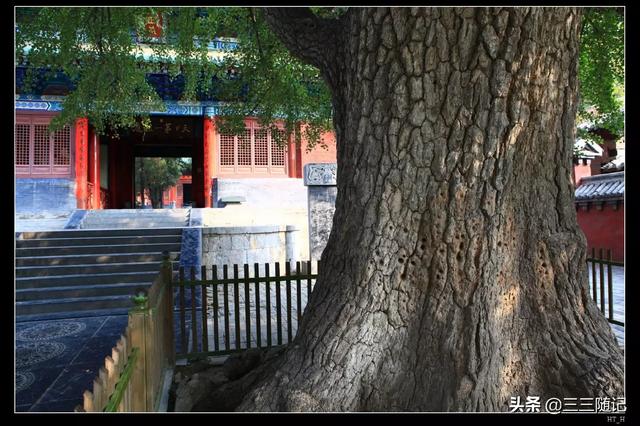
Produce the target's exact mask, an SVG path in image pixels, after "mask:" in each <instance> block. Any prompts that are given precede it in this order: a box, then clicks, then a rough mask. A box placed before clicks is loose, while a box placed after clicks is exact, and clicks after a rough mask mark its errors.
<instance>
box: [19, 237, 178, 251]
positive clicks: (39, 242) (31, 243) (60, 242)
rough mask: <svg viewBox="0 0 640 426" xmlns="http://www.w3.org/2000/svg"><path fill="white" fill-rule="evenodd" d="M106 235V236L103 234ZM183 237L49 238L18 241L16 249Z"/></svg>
mask: <svg viewBox="0 0 640 426" xmlns="http://www.w3.org/2000/svg"><path fill="white" fill-rule="evenodd" d="M103 235H104V234H103ZM181 238H182V236H181V235H138V236H134V235H126V236H117V235H116V236H109V237H106V236H100V237H98V236H96V237H70V238H47V239H34V240H18V241H16V248H26V247H62V246H65V247H68V246H88V245H92V246H93V245H118V244H161V243H164V244H171V243H173V244H175V243H179V242H180V241H181Z"/></svg>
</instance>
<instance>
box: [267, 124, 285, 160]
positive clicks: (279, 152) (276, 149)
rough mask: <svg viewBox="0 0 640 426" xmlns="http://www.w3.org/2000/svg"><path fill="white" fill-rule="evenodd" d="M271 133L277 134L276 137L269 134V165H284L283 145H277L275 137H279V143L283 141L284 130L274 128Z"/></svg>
mask: <svg viewBox="0 0 640 426" xmlns="http://www.w3.org/2000/svg"><path fill="white" fill-rule="evenodd" d="M273 133H275V134H277V137H274V134H272V136H271V165H272V166H284V162H285V158H286V152H285V145H284V144H283V145H278V143H277V141H276V139H279V140H280V141H281V142H280V143H283V142H284V141H285V135H284V131H282V130H276V131H274V132H273Z"/></svg>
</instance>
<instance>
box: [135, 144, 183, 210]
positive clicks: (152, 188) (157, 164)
mask: <svg viewBox="0 0 640 426" xmlns="http://www.w3.org/2000/svg"><path fill="white" fill-rule="evenodd" d="M187 169H188V170H189V172H190V171H191V167H190V164H187V163H186V162H184V161H183V160H182V159H180V158H160V157H143V158H137V159H136V173H135V176H136V188H141V191H142V190H144V189H149V194H150V195H151V205H152V206H153V207H154V208H158V209H159V208H162V193H163V192H164V191H165V190H166V189H169V188H170V187H172V186H174V185H176V184H177V183H178V179H180V176H182V174H183V173H184V171H185V170H187Z"/></svg>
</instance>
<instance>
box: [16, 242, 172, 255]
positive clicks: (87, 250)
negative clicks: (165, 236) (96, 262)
mask: <svg viewBox="0 0 640 426" xmlns="http://www.w3.org/2000/svg"><path fill="white" fill-rule="evenodd" d="M52 251H55V253H57V254H58V255H60V256H68V255H83V254H93V255H96V254H109V253H138V252H143V253H148V252H158V253H161V252H163V251H170V252H178V251H180V243H149V244H114V245H92V246H91V245H89V246H67V247H64V246H60V247H22V248H18V249H16V254H17V256H18V257H33V256H49V254H50V253H51V252H52Z"/></svg>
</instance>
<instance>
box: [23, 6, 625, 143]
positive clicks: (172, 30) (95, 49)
mask: <svg viewBox="0 0 640 426" xmlns="http://www.w3.org/2000/svg"><path fill="white" fill-rule="evenodd" d="M312 11H313V12H314V13H316V14H318V15H320V16H322V17H325V18H331V17H336V16H338V15H340V14H343V13H348V11H347V9H346V8H312ZM16 21H17V27H16V28H17V29H16V55H17V57H18V58H19V61H18V62H21V63H24V64H27V65H28V66H27V69H28V71H27V77H26V78H25V85H24V87H23V89H22V91H23V93H29V91H30V90H33V82H34V81H35V76H36V75H37V72H35V70H37V69H45V70H46V71H47V73H48V74H49V75H55V73H56V72H60V71H62V72H63V73H64V74H65V75H66V76H68V78H69V79H70V80H71V82H72V84H73V85H74V89H73V90H72V91H71V93H70V94H69V95H68V96H67V97H66V98H65V100H64V103H63V111H62V113H61V114H60V115H59V116H58V117H57V118H56V120H55V121H54V122H53V125H54V126H56V127H57V126H61V125H62V124H64V123H69V122H71V121H73V119H75V118H76V117H80V116H85V117H88V118H89V120H90V121H91V123H93V124H94V126H95V127H96V129H97V131H98V132H100V133H102V132H104V131H105V130H106V128H107V127H110V128H112V129H116V130H117V129H118V128H127V127H131V126H133V125H135V123H136V122H139V121H141V122H142V123H143V125H144V126H148V124H149V120H148V112H149V111H163V110H164V108H165V106H164V104H163V102H162V99H161V98H160V96H159V95H158V93H156V91H155V90H154V88H153V87H152V86H151V85H150V84H149V81H148V77H147V75H148V73H166V74H168V75H169V78H171V79H172V80H171V81H177V79H182V80H181V81H184V90H183V91H182V95H181V99H180V100H181V101H194V100H198V99H199V100H204V99H217V100H220V101H222V105H223V107H222V109H221V116H220V117H221V120H220V125H221V127H222V130H223V131H231V132H234V133H237V132H239V131H240V130H241V128H242V127H243V124H242V119H243V117H245V116H257V117H258V118H259V120H260V122H261V124H262V125H263V126H274V125H275V123H276V120H277V119H283V120H284V123H285V127H286V130H287V134H290V133H292V132H293V134H295V136H296V140H299V138H300V136H301V134H300V132H295V131H294V130H295V129H296V125H297V124H299V123H302V122H305V123H308V124H309V126H307V127H303V129H304V130H303V132H305V133H306V134H305V135H304V136H305V137H306V138H307V139H309V140H310V141H311V146H313V145H314V143H315V142H317V141H319V135H320V132H321V131H325V130H329V129H330V128H331V97H330V93H329V90H328V89H327V87H326V85H325V84H324V82H323V81H322V79H321V77H320V75H319V72H318V70H317V69H316V68H314V67H312V66H310V65H307V64H304V63H302V62H301V61H299V60H298V59H296V58H294V57H293V56H292V55H290V54H289V52H288V50H287V49H286V48H285V47H284V46H283V45H282V44H281V43H280V41H279V40H278V39H277V37H276V36H275V35H274V34H273V33H272V32H271V31H270V30H269V28H268V27H267V25H266V23H265V21H264V19H263V16H262V11H261V10H260V9H259V8H216V7H214V8H203V7H183V8H173V7H157V8H156V7H47V8H31V7H18V8H16ZM156 26H158V27H162V35H161V37H155V35H156V34H155V31H156V29H155V28H156ZM228 38H234V39H236V40H237V47H236V48H235V49H233V50H228V51H227V52H226V55H225V56H224V58H218V60H212V59H211V57H210V56H211V51H210V50H208V47H207V44H208V43H209V42H210V41H211V40H225V39H228ZM579 70H580V71H579V77H580V84H581V103H580V106H579V114H578V121H579V122H580V121H582V122H588V123H590V127H591V128H605V129H607V130H609V131H611V132H612V133H614V134H616V135H622V134H623V131H624V120H623V116H624V113H623V101H622V98H623V94H624V16H623V14H622V13H621V11H620V8H587V9H585V14H584V17H583V29H582V40H581V53H580V67H579ZM579 132H581V133H580V134H581V136H582V137H588V138H596V137H595V136H594V135H593V134H592V133H589V132H587V131H586V129H580V130H579Z"/></svg>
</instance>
